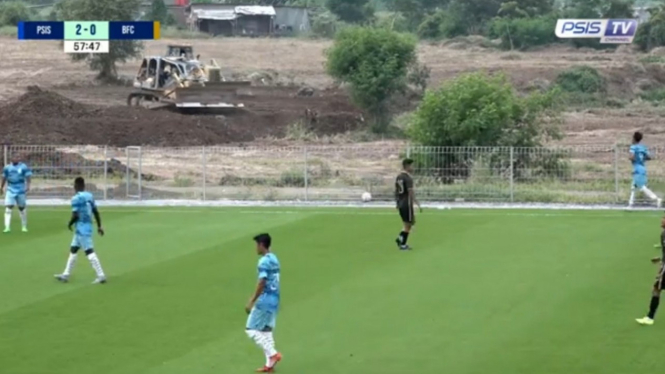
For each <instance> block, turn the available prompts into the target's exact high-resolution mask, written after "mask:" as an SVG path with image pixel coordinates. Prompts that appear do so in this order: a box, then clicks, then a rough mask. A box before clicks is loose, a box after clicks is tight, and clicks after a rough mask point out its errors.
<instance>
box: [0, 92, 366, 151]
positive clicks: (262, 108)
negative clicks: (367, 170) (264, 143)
mask: <svg viewBox="0 0 665 374" xmlns="http://www.w3.org/2000/svg"><path fill="white" fill-rule="evenodd" d="M311 113H315V117H316V118H317V119H316V120H315V121H313V123H312V125H313V130H314V131H315V132H317V128H320V129H321V134H331V133H338V132H345V131H348V130H353V129H354V128H356V127H357V126H360V125H361V122H362V121H361V118H362V117H361V116H360V114H359V112H358V111H357V110H356V109H355V108H354V107H353V106H352V105H350V104H349V102H348V98H347V97H346V96H345V95H344V94H342V93H338V92H326V91H324V92H321V93H317V94H315V95H313V96H312V97H304V98H303V97H297V95H291V94H290V93H289V94H287V93H286V92H285V93H284V94H283V95H279V96H274V97H259V98H256V99H255V100H254V101H253V102H252V103H250V105H248V110H246V111H243V112H239V113H234V114H233V115H228V116H211V115H205V116H197V115H183V114H180V113H173V112H170V111H166V110H158V111H155V110H152V111H151V110H147V109H143V108H134V107H126V106H113V107H102V106H94V105H86V104H82V103H79V102H76V101H73V100H70V99H68V98H66V97H64V96H62V95H59V94H57V93H55V92H51V91H47V90H43V89H40V88H39V87H36V86H31V87H29V88H28V89H27V91H26V93H25V94H23V95H21V96H20V97H18V98H16V99H14V100H12V101H10V102H8V103H6V104H5V105H2V106H0V141H1V142H3V143H5V144H44V145H46V144H48V145H61V144H95V145H104V144H108V145H113V146H120V147H124V146H129V145H152V146H197V145H215V144H226V143H241V142H248V141H252V140H254V139H257V138H264V137H269V136H273V137H274V136H281V135H283V134H284V132H285V130H286V129H287V128H288V127H289V126H290V125H292V124H294V123H296V122H298V121H302V120H303V119H305V120H309V119H308V116H310V115H311Z"/></svg>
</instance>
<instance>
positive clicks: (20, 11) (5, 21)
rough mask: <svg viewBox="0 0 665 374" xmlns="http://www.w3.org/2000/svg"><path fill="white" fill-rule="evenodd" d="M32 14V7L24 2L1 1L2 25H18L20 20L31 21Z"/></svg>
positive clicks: (0, 14) (0, 18) (0, 19)
mask: <svg viewBox="0 0 665 374" xmlns="http://www.w3.org/2000/svg"><path fill="white" fill-rule="evenodd" d="M31 15H32V14H31V12H30V9H29V8H28V7H27V6H26V5H25V4H24V3H21V2H18V1H10V2H6V3H0V26H4V25H8V26H16V25H18V23H19V22H20V21H29V20H30V17H31Z"/></svg>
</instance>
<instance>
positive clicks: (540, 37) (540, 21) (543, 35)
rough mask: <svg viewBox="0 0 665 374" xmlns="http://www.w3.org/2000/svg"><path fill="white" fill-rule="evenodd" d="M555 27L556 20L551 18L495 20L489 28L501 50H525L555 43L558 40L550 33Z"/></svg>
mask: <svg viewBox="0 0 665 374" xmlns="http://www.w3.org/2000/svg"><path fill="white" fill-rule="evenodd" d="M555 27H556V18H555V17H551V16H541V17H534V18H496V19H495V20H494V21H493V22H492V24H491V26H490V35H491V36H492V37H495V38H500V39H501V48H502V49H505V50H513V49H519V50H525V49H528V48H531V47H535V46H541V45H547V44H552V43H556V42H557V41H558V38H557V37H556V35H555V34H554V32H553V31H552V30H554V28H555Z"/></svg>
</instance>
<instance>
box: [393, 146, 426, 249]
mask: <svg viewBox="0 0 665 374" xmlns="http://www.w3.org/2000/svg"><path fill="white" fill-rule="evenodd" d="M412 172H413V160H411V159H409V158H407V159H405V160H404V161H402V172H401V173H399V175H398V176H397V178H396V179H395V200H396V201H397V210H398V211H399V216H400V217H401V218H402V222H403V223H404V227H403V228H402V232H400V233H399V236H398V237H397V239H396V240H395V242H396V243H397V247H399V249H400V250H403V251H405V250H409V249H411V247H409V246H408V244H406V242H407V240H408V239H409V233H410V232H411V228H412V227H413V225H415V224H416V217H415V214H414V209H413V205H414V204H415V205H417V206H418V209H419V210H421V211H422V209H421V208H420V203H419V202H418V200H417V199H416V196H415V191H414V190H413V178H412V177H411V173H412Z"/></svg>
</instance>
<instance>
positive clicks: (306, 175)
mask: <svg viewBox="0 0 665 374" xmlns="http://www.w3.org/2000/svg"><path fill="white" fill-rule="evenodd" d="M303 149H304V151H305V170H303V173H304V178H305V201H309V171H307V165H308V161H307V146H304V148H303Z"/></svg>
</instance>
